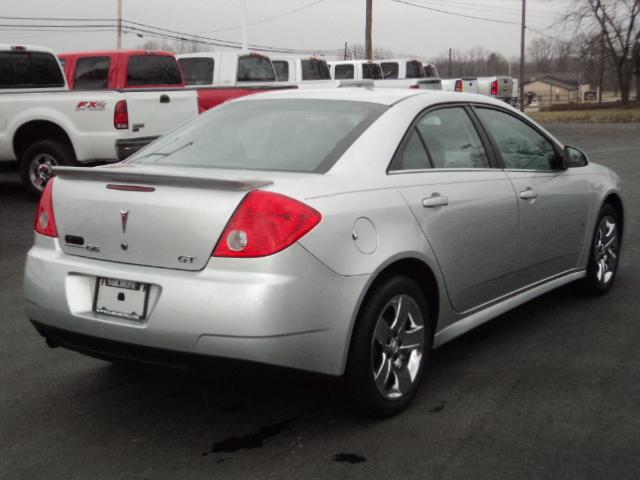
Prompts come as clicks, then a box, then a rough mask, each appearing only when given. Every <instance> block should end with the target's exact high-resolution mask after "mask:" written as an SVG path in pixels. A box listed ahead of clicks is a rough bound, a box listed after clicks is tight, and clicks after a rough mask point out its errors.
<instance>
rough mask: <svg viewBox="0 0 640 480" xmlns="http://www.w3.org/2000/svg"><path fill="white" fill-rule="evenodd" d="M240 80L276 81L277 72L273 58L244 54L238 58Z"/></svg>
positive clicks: (238, 78)
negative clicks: (274, 68)
mask: <svg viewBox="0 0 640 480" xmlns="http://www.w3.org/2000/svg"><path fill="white" fill-rule="evenodd" d="M237 80H238V81H239V82H275V81H276V72H275V71H274V70H273V64H272V63H271V60H269V59H268V58H267V57H263V56H262V55H243V56H241V57H239V58H238V77H237Z"/></svg>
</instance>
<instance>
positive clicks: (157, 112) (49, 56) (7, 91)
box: [0, 45, 198, 195]
mask: <svg viewBox="0 0 640 480" xmlns="http://www.w3.org/2000/svg"><path fill="white" fill-rule="evenodd" d="M197 115H198V102H197V95H196V92H194V91H190V90H185V89H183V88H181V89H135V90H134V89H132V90H118V91H90V90H82V91H68V89H67V82H66V80H65V76H64V73H63V71H62V69H61V67H60V63H59V62H58V59H57V58H56V56H55V55H54V53H53V52H52V51H51V50H49V49H47V48H42V47H27V46H9V45H0V159H2V160H18V161H19V165H20V173H21V176H22V181H23V183H24V184H25V187H26V189H27V191H28V192H29V193H31V194H33V195H39V193H40V192H41V191H42V190H43V189H44V185H45V184H46V182H47V181H48V179H49V177H50V176H51V167H53V166H55V165H82V164H85V165H87V164H93V163H98V162H117V161H120V160H122V159H124V158H126V157H127V156H128V155H130V154H131V153H133V152H135V151H136V150H139V149H140V148H141V147H143V146H145V145H146V144H148V143H150V142H151V141H153V140H154V139H155V138H157V137H158V136H160V135H161V134H163V133H165V132H167V131H169V130H172V129H173V128H175V127H176V126H178V125H180V124H182V123H184V122H185V121H187V120H189V119H191V118H194V117H196V116H197Z"/></svg>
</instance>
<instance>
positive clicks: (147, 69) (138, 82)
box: [127, 55, 182, 87]
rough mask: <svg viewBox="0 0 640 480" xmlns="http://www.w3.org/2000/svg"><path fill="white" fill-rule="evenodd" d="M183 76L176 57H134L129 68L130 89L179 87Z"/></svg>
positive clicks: (130, 59) (131, 58) (128, 80)
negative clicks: (147, 86)
mask: <svg viewBox="0 0 640 480" xmlns="http://www.w3.org/2000/svg"><path fill="white" fill-rule="evenodd" d="M181 83H182V75H181V74H180V69H179V68H178V62H176V59H175V58H174V57H170V56H166V55H132V56H131V57H130V58H129V65H128V68H127V84H128V85H129V86H130V87H142V86H145V85H179V84H181Z"/></svg>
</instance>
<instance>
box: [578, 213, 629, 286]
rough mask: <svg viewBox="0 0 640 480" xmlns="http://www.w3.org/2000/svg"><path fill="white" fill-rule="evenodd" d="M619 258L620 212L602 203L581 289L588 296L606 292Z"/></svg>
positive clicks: (615, 271)
mask: <svg viewBox="0 0 640 480" xmlns="http://www.w3.org/2000/svg"><path fill="white" fill-rule="evenodd" d="M619 259H620V214H619V213H618V211H617V210H616V209H615V208H613V207H612V206H611V205H609V204H604V205H603V207H602V208H601V209H600V214H599V215H598V219H597V221H596V227H595V232H594V234H593V238H592V240H591V245H590V251H589V263H588V264H587V275H586V277H585V278H584V279H583V281H582V284H581V286H582V290H583V292H584V293H586V294H587V295H590V296H600V295H604V294H605V293H607V292H608V291H609V290H610V289H611V286H612V285H613V281H614V279H615V276H616V273H617V271H618V264H619Z"/></svg>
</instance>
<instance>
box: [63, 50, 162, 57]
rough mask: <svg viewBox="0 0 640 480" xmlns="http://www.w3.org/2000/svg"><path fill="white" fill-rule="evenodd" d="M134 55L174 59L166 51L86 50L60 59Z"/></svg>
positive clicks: (66, 53) (68, 54) (64, 55)
mask: <svg viewBox="0 0 640 480" xmlns="http://www.w3.org/2000/svg"><path fill="white" fill-rule="evenodd" d="M134 55H158V56H164V57H174V56H175V55H174V54H173V53H172V52H168V51H165V50H86V51H80V52H64V53H60V54H59V55H58V56H59V57H76V56H77V57H115V56H123V57H130V56H134Z"/></svg>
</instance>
